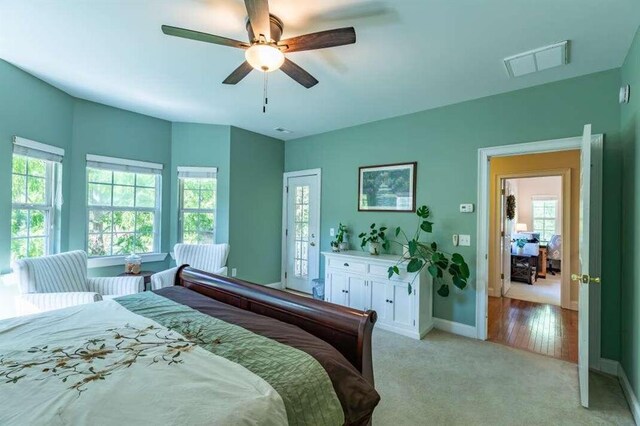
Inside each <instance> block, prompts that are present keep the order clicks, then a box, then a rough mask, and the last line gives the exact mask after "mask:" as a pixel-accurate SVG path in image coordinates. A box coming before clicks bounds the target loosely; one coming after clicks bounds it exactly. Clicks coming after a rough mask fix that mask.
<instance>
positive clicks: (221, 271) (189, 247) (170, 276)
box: [151, 244, 229, 290]
mask: <svg viewBox="0 0 640 426" xmlns="http://www.w3.org/2000/svg"><path fill="white" fill-rule="evenodd" d="M173 253H174V256H175V258H176V265H178V266H176V267H175V268H171V269H167V270H166V271H162V272H158V273H157V274H153V275H151V289H153V290H158V289H161V288H163V287H170V286H172V285H174V283H175V279H176V272H178V268H179V267H180V266H182V265H189V266H191V267H192V268H196V269H200V270H202V271H205V272H210V273H212V274H216V275H227V267H226V266H225V265H226V264H227V257H229V244H176V245H175V247H174V248H173Z"/></svg>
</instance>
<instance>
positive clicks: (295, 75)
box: [280, 59, 318, 89]
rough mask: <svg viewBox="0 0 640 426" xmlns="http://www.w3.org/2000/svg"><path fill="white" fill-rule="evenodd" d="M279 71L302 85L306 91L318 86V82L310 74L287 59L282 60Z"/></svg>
mask: <svg viewBox="0 0 640 426" xmlns="http://www.w3.org/2000/svg"><path fill="white" fill-rule="evenodd" d="M280 69H281V70H282V71H284V73H285V74H286V75H288V76H289V77H291V78H292V79H294V80H295V81H297V82H298V83H300V84H302V85H303V86H304V87H306V88H307V89H310V88H312V87H313V86H315V85H316V84H318V80H316V79H315V78H314V77H313V76H312V75H311V74H309V73H308V72H306V71H305V70H304V69H302V68H301V67H300V66H299V65H296V64H295V63H294V62H292V61H290V60H289V59H285V60H284V64H282V67H280Z"/></svg>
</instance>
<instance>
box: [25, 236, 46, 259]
mask: <svg viewBox="0 0 640 426" xmlns="http://www.w3.org/2000/svg"><path fill="white" fill-rule="evenodd" d="M45 243H46V238H44V237H38V238H29V250H28V253H27V254H28V255H29V257H39V256H44V255H45V254H46V250H45V245H46V244H45Z"/></svg>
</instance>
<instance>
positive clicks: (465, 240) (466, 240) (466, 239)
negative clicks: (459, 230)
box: [458, 234, 471, 247]
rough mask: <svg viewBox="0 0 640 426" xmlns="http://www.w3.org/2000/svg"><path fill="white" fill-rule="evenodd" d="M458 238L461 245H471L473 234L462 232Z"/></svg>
mask: <svg viewBox="0 0 640 426" xmlns="http://www.w3.org/2000/svg"><path fill="white" fill-rule="evenodd" d="M458 240H459V243H460V245H461V246H466V247H469V246H470V245H471V235H465V234H460V236H459V237H458Z"/></svg>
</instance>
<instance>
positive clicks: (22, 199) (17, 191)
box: [11, 175, 27, 203]
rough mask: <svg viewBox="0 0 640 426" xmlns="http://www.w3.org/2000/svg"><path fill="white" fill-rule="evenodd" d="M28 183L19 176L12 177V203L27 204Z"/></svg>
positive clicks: (24, 178)
mask: <svg viewBox="0 0 640 426" xmlns="http://www.w3.org/2000/svg"><path fill="white" fill-rule="evenodd" d="M26 182H27V178H26V177H24V176H19V175H12V177H11V201H12V202H14V203H26V202H27V192H26Z"/></svg>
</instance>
